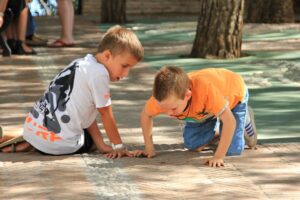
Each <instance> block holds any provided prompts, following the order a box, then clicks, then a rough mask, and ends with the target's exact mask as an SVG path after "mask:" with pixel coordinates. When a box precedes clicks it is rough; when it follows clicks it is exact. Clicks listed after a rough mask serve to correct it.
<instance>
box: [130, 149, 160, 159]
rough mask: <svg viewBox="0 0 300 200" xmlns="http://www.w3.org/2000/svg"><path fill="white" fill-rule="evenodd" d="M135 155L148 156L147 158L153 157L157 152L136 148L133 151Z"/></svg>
mask: <svg viewBox="0 0 300 200" xmlns="http://www.w3.org/2000/svg"><path fill="white" fill-rule="evenodd" d="M132 155H133V157H139V158H142V157H147V158H153V157H154V156H155V155H156V154H155V151H151V152H149V153H147V151H146V150H135V151H133V152H132Z"/></svg>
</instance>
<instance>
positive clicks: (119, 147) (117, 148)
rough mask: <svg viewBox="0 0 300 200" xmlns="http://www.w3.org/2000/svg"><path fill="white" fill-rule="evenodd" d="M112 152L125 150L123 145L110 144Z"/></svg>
mask: <svg viewBox="0 0 300 200" xmlns="http://www.w3.org/2000/svg"><path fill="white" fill-rule="evenodd" d="M111 147H112V149H113V150H119V149H126V147H125V145H124V144H122V143H121V144H111Z"/></svg>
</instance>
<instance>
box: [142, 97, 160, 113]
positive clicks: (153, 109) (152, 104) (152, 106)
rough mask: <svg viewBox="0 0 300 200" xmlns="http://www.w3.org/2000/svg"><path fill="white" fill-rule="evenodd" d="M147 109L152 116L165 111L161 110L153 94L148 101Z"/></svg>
mask: <svg viewBox="0 0 300 200" xmlns="http://www.w3.org/2000/svg"><path fill="white" fill-rule="evenodd" d="M145 111H146V113H147V114H148V115H150V116H155V115H158V114H160V113H162V112H163V110H161V109H160V108H159V106H158V104H157V102H156V100H155V98H154V97H153V96H151V97H150V99H149V100H148V101H147V102H146V105H145Z"/></svg>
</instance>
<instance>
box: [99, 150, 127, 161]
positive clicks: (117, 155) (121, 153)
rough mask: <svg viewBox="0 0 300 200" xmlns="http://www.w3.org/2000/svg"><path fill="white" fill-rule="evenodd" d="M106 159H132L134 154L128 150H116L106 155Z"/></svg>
mask: <svg viewBox="0 0 300 200" xmlns="http://www.w3.org/2000/svg"><path fill="white" fill-rule="evenodd" d="M104 156H105V157H106V158H111V159H115V158H121V157H124V156H128V157H132V154H131V153H130V152H129V151H128V150H127V149H116V150H113V151H112V152H110V153H107V154H105V155H104Z"/></svg>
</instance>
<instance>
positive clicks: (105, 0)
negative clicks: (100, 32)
mask: <svg viewBox="0 0 300 200" xmlns="http://www.w3.org/2000/svg"><path fill="white" fill-rule="evenodd" d="M126 21H127V19H126V0H102V5H101V22H102V23H125V22H126Z"/></svg>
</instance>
